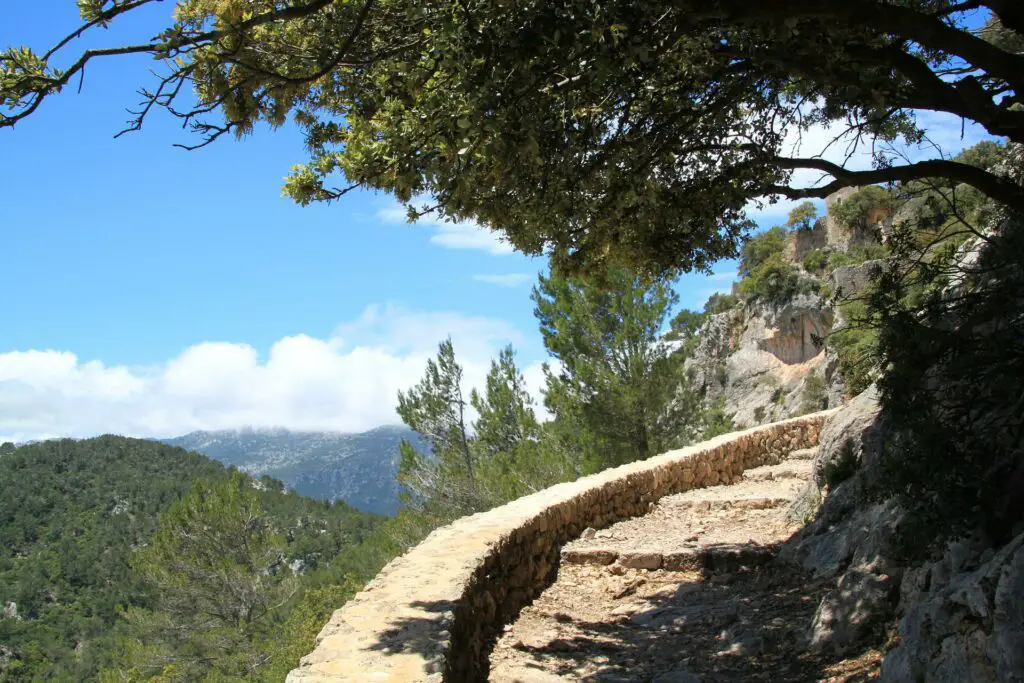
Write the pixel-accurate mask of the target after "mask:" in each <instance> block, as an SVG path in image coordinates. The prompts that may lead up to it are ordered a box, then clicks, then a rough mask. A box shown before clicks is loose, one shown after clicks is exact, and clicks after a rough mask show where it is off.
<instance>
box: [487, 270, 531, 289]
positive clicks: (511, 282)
mask: <svg viewBox="0 0 1024 683" xmlns="http://www.w3.org/2000/svg"><path fill="white" fill-rule="evenodd" d="M534 277H535V276H534V275H531V274H530V273H502V274H500V275H474V276H473V279H474V280H477V281H478V282H486V283H487V284H489V285H497V286H499V287H519V286H521V285H525V284H526V283H527V282H529V281H530V280H532V279H533V278H534Z"/></svg>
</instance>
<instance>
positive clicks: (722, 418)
mask: <svg viewBox="0 0 1024 683" xmlns="http://www.w3.org/2000/svg"><path fill="white" fill-rule="evenodd" d="M735 429H736V426H735V425H734V424H733V421H732V418H731V417H729V416H728V415H727V414H726V412H725V397H724V396H723V397H721V398H719V399H718V400H717V401H715V402H714V403H712V404H711V405H710V406H709V407H708V408H707V410H706V411H705V412H704V424H703V427H702V429H701V433H700V438H701V440H706V439H713V438H714V437H716V436H719V435H721V434H728V433H729V432H731V431H733V430H735Z"/></svg>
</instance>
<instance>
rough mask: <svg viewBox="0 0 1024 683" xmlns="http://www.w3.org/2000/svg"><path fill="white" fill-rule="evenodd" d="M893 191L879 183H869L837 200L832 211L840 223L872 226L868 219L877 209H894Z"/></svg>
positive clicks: (859, 226)
mask: <svg viewBox="0 0 1024 683" xmlns="http://www.w3.org/2000/svg"><path fill="white" fill-rule="evenodd" d="M893 206H894V197H893V193H892V192H891V191H889V190H887V189H885V188H883V187H880V186H878V185H867V186H866V187H862V188H861V189H859V190H857V191H856V192H854V193H853V194H851V195H850V196H849V197H847V198H846V199H843V200H842V201H838V202H835V203H834V204H833V205H832V206H831V207H830V209H829V210H830V212H831V214H832V216H833V217H835V218H836V219H837V220H838V221H839V222H840V223H842V224H843V225H846V226H847V227H850V228H854V229H864V228H868V227H870V226H869V225H868V219H869V218H870V217H871V214H872V212H873V211H875V210H876V209H882V210H884V211H892V209H893Z"/></svg>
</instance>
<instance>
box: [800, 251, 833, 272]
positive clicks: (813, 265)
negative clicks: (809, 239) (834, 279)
mask: <svg viewBox="0 0 1024 683" xmlns="http://www.w3.org/2000/svg"><path fill="white" fill-rule="evenodd" d="M827 263H828V256H826V255H825V252H823V251H821V250H820V249H811V250H810V251H808V252H807V253H806V254H804V264H803V265H804V270H806V271H807V272H808V273H814V274H816V275H820V274H821V273H823V272H824V271H825V265H826V264H827Z"/></svg>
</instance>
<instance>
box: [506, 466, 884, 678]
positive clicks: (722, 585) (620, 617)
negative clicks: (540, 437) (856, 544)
mask: <svg viewBox="0 0 1024 683" xmlns="http://www.w3.org/2000/svg"><path fill="white" fill-rule="evenodd" d="M794 455H801V454H794ZM810 476H811V463H810V461H809V460H803V459H791V460H787V461H785V462H783V463H781V464H779V465H775V466H772V467H761V468H757V469H754V470H749V471H748V472H747V473H746V474H745V475H744V479H743V481H741V482H739V483H737V484H733V485H731V486H716V487H711V488H707V489H699V490H695V491H689V492H687V493H684V494H679V495H676V496H669V497H666V498H664V499H662V500H661V501H659V503H658V504H656V505H655V506H654V507H653V509H652V510H651V512H650V513H648V514H647V515H645V516H643V517H638V518H634V519H630V520H626V521H623V522H620V523H619V524H616V525H614V526H611V527H609V528H607V529H603V530H601V531H598V532H593V530H588V531H587V532H586V533H584V535H583V537H582V538H580V539H578V540H576V541H574V542H572V543H570V544H567V545H566V546H565V548H563V550H562V564H561V568H560V570H559V575H558V579H557V580H556V581H555V583H554V584H553V585H552V586H551V587H550V588H548V590H546V591H545V592H544V593H543V594H542V595H541V596H540V597H539V598H538V599H537V600H536V601H535V602H534V603H533V604H532V605H530V606H529V607H527V608H526V609H524V610H523V612H522V613H521V614H520V616H519V619H518V620H517V621H516V623H515V624H512V625H510V626H508V627H506V630H505V634H504V636H503V637H502V638H500V639H499V641H498V643H497V644H496V646H495V648H494V651H493V653H492V655H491V675H490V680H491V681H492V683H513V682H518V683H548V682H554V681H567V680H571V681H593V682H594V683H597V682H605V683H614V682H620V681H621V682H625V681H645V682H646V681H650V682H652V683H699V682H704V683H712V682H719V681H721V682H733V681H773V682H774V683H783V682H791V681H792V682H803V681H848V682H851V683H852V682H853V681H866V680H872V679H873V677H874V676H875V674H876V673H877V668H878V661H879V659H880V654H879V653H878V652H876V651H866V652H865V653H863V655H862V656H861V657H858V658H855V659H847V660H838V658H831V659H830V658H829V657H828V656H823V655H812V654H810V653H808V652H806V651H805V648H804V647H803V646H802V643H801V640H802V634H803V633H804V631H805V630H806V627H807V626H808V625H809V624H810V623H811V619H812V617H813V615H814V611H815V609H816V607H817V605H818V602H819V601H820V599H821V597H822V596H823V595H824V593H825V592H826V591H827V590H828V589H829V588H831V587H832V586H831V585H830V584H828V583H822V582H818V583H815V582H813V581H811V580H809V578H808V577H806V576H804V575H803V574H801V573H800V572H798V571H796V570H794V569H792V568H790V567H780V566H777V565H775V564H769V563H768V561H769V560H770V559H771V557H772V556H773V555H774V552H775V549H776V548H777V546H778V545H779V544H780V543H781V542H783V541H784V540H785V539H786V538H788V537H789V535H790V534H791V533H792V532H793V531H794V530H795V527H794V526H793V525H792V524H791V523H789V522H787V520H786V516H785V510H786V507H787V505H788V504H789V502H790V501H791V500H792V499H793V498H794V497H795V496H796V495H797V493H798V492H799V491H800V489H801V488H802V486H803V484H804V482H805V481H807V480H808V479H809V478H810Z"/></svg>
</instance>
